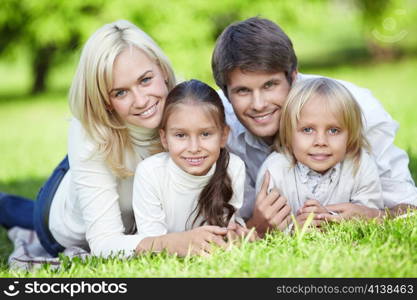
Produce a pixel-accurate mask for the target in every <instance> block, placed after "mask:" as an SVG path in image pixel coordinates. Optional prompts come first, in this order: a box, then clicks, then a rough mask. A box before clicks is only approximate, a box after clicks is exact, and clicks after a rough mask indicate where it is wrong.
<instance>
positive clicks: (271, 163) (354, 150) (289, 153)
mask: <svg viewBox="0 0 417 300" xmlns="http://www.w3.org/2000/svg"><path fill="white" fill-rule="evenodd" d="M280 128H283V129H282V130H280V132H279V135H277V136H276V137H275V143H274V146H275V149H276V150H277V152H273V153H272V154H270V155H269V156H268V158H267V159H266V160H265V162H264V163H263V165H262V167H261V169H260V172H259V173H258V178H257V185H256V187H257V192H259V191H260V190H261V189H263V190H269V189H270V188H272V187H275V188H277V190H278V191H280V193H281V195H282V196H284V197H286V198H287V200H288V203H289V205H290V206H291V211H292V213H293V214H294V215H295V216H296V220H297V223H299V224H303V223H304V222H305V220H306V218H307V217H308V215H309V214H310V213H311V212H313V213H314V214H315V218H314V220H313V224H314V225H315V226H320V225H321V223H322V222H323V216H322V215H321V214H332V212H331V211H329V210H328V208H326V206H327V205H330V204H338V203H354V204H360V205H364V206H367V207H371V208H378V209H381V208H383V200H382V194H381V193H382V192H381V184H380V180H379V175H378V170H377V167H376V164H375V162H374V161H373V159H372V158H371V156H370V154H369V152H368V149H369V146H368V142H367V141H366V139H365V137H364V134H363V123H362V113H361V110H360V107H359V105H358V104H357V103H356V101H355V99H354V98H353V96H352V95H351V94H350V92H349V91H348V90H347V89H346V88H345V87H344V86H343V85H341V84H340V83H338V82H337V81H335V80H332V79H327V78H320V77H319V78H313V79H308V80H304V81H301V82H296V83H295V84H294V86H293V87H292V89H291V91H290V93H289V95H288V99H287V102H286V103H285V105H284V107H283V111H282V115H281V119H280ZM278 152H279V153H278ZM267 172H268V173H269V176H270V181H269V185H270V186H269V187H266V186H261V185H262V181H263V178H264V175H265V173H267Z"/></svg>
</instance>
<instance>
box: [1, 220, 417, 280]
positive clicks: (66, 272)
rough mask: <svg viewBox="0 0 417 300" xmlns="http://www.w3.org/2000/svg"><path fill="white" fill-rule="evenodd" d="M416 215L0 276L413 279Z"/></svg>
mask: <svg viewBox="0 0 417 300" xmlns="http://www.w3.org/2000/svg"><path fill="white" fill-rule="evenodd" d="M416 253H417V216H413V217H409V218H404V219H398V220H386V221H385V222H384V223H383V224H378V223H376V222H365V221H358V222H353V221H350V222H345V223H342V224H339V225H331V226H328V227H327V230H326V231H325V232H310V233H307V234H304V235H299V236H297V235H295V236H293V237H292V236H287V235H284V234H282V233H274V234H272V235H268V236H267V237H266V238H265V239H263V240H260V241H257V242H254V243H242V244H241V245H237V246H234V247H232V248H231V249H230V250H229V251H221V250H218V249H217V251H215V252H214V253H213V255H212V256H210V257H208V258H206V257H205V258H203V257H185V258H178V257H176V256H170V255H167V254H165V253H163V254H158V255H152V254H147V255H143V256H141V257H136V258H132V259H128V260H120V259H115V258H113V259H102V258H96V257H93V258H88V259H87V260H86V261H81V260H80V259H79V258H77V259H73V260H70V259H68V258H64V257H61V261H62V265H63V267H62V268H61V270H53V269H51V268H50V267H49V266H47V265H45V266H43V267H41V268H39V269H38V270H35V271H33V272H31V273H28V272H21V271H19V272H16V271H7V270H0V277H6V276H13V277H121V278H123V277H415V276H416V268H417V257H416Z"/></svg>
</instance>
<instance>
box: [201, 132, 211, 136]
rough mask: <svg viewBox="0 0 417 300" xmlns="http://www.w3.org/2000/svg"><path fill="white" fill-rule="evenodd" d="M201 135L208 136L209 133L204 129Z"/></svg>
mask: <svg viewBox="0 0 417 300" xmlns="http://www.w3.org/2000/svg"><path fill="white" fill-rule="evenodd" d="M201 135H202V136H204V137H208V136H210V135H211V133H210V132H207V131H206V132H203V133H202V134H201Z"/></svg>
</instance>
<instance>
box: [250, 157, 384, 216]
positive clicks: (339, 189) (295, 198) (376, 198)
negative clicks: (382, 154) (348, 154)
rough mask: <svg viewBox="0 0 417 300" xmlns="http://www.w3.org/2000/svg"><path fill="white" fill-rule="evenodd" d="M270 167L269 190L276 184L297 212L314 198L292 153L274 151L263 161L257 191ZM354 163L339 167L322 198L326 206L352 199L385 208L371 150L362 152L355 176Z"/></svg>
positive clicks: (343, 164) (359, 202)
mask: <svg viewBox="0 0 417 300" xmlns="http://www.w3.org/2000/svg"><path fill="white" fill-rule="evenodd" d="M266 170H268V171H269V173H270V175H271V177H270V182H269V187H268V190H269V189H270V188H272V187H276V188H277V189H278V190H279V191H280V192H281V194H282V195H283V196H284V197H286V198H287V200H288V203H289V204H290V205H291V208H292V212H293V213H294V214H295V213H296V212H297V210H298V209H299V208H301V207H302V206H303V205H304V202H305V201H307V200H309V199H312V193H311V189H310V188H309V186H308V184H307V183H306V182H305V178H302V176H301V172H299V171H297V168H296V166H294V165H293V164H292V160H291V158H289V157H288V156H286V155H284V154H281V153H278V152H273V153H271V154H270V155H269V156H268V158H267V159H266V160H265V162H264V163H263V165H262V167H261V169H260V171H259V173H258V178H257V180H256V193H258V192H259V190H260V189H261V186H262V182H263V177H264V175H265V172H266ZM353 171H354V163H353V160H352V159H345V160H344V161H342V162H340V164H339V165H338V166H337V169H335V172H334V174H333V176H332V178H331V181H330V183H329V186H328V189H326V193H325V194H323V195H321V197H320V199H314V200H317V201H319V202H320V203H321V204H322V205H323V206H325V205H330V204H338V203H344V202H352V203H355V204H361V205H365V206H368V207H371V208H383V207H384V203H383V200H382V192H381V183H380V180H379V176H378V170H377V167H376V164H375V162H374V161H373V159H372V158H371V157H370V156H369V154H368V153H366V152H365V151H362V153H361V159H360V163H359V168H358V171H357V173H356V175H355V176H354V172H353Z"/></svg>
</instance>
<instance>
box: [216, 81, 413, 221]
mask: <svg viewBox="0 0 417 300" xmlns="http://www.w3.org/2000/svg"><path fill="white" fill-rule="evenodd" d="M313 77H318V75H305V74H298V76H297V79H296V80H305V79H308V78H313ZM338 81H339V82H340V83H341V84H343V85H344V86H345V87H346V88H347V89H348V90H349V91H350V92H351V93H352V95H353V96H354V97H355V99H356V101H357V102H358V104H359V106H360V107H361V110H362V113H363V115H364V127H365V136H366V138H367V139H368V141H369V143H370V145H371V148H372V153H371V154H372V156H373V157H374V159H375V162H376V164H377V167H378V174H379V176H380V180H381V186H382V199H383V201H384V206H385V207H389V208H390V207H393V206H395V205H397V204H400V203H405V204H412V205H417V188H416V186H415V184H414V181H413V179H412V177H411V174H410V170H409V169H408V162H409V159H408V155H407V153H406V152H405V151H403V150H401V149H400V148H398V147H396V146H395V145H394V139H395V134H396V132H397V130H398V123H397V122H396V121H394V120H393V119H392V118H391V116H390V115H389V114H388V113H387V112H386V111H385V110H384V108H383V107H382V105H381V103H380V102H379V101H378V100H377V99H376V98H375V97H374V96H373V95H372V93H371V92H370V91H369V90H367V89H364V88H360V87H358V86H356V85H354V84H352V83H350V82H346V81H342V80H338ZM219 95H220V96H221V98H222V101H223V105H224V106H225V111H226V120H227V123H228V125H229V126H230V128H231V130H230V134H229V138H228V142H227V146H228V148H229V150H230V151H231V152H232V153H235V154H236V155H238V156H239V157H240V158H241V159H242V160H243V161H244V162H245V164H246V184H245V200H244V203H243V206H242V208H241V209H240V214H241V216H242V217H243V218H245V219H249V218H250V217H251V216H252V212H253V208H254V204H255V198H256V195H255V184H256V178H257V174H258V172H259V169H260V167H261V165H262V163H263V162H264V161H265V159H266V158H267V156H268V155H269V154H270V153H271V152H272V148H271V147H270V146H268V145H266V144H265V142H264V141H263V140H262V139H260V138H258V137H256V136H254V135H253V134H251V133H250V132H249V131H248V130H247V129H246V128H245V127H244V126H243V125H242V124H241V123H240V121H239V120H238V119H237V117H236V115H235V113H234V111H233V107H232V106H231V104H230V102H229V101H228V100H227V98H226V97H225V96H224V95H223V93H222V92H221V91H219Z"/></svg>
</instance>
